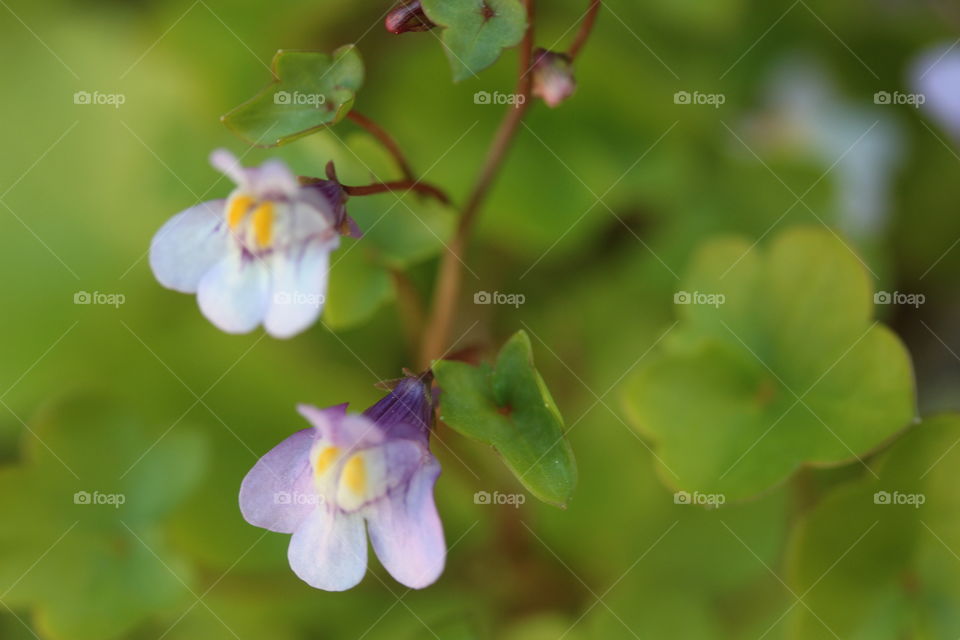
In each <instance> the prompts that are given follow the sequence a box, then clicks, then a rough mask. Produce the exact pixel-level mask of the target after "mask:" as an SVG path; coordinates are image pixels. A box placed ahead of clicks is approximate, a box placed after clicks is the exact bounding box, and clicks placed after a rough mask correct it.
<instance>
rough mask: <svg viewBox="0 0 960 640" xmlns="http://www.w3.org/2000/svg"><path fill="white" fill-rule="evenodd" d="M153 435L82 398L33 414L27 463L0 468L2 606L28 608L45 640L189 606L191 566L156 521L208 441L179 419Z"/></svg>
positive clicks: (74, 637) (79, 639)
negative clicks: (172, 426) (175, 425)
mask: <svg viewBox="0 0 960 640" xmlns="http://www.w3.org/2000/svg"><path fill="white" fill-rule="evenodd" d="M158 435H159V434H158V433H151V432H147V431H146V430H144V429H143V428H141V425H140V424H139V423H138V420H137V419H136V418H135V417H132V416H131V415H130V414H128V413H125V412H124V411H122V410H119V409H117V408H116V406H115V404H114V403H113V402H111V401H108V400H107V399H104V398H100V397H76V398H73V399H70V400H69V401H66V402H63V403H61V404H59V405H57V406H56V407H54V408H52V409H51V410H49V411H47V412H45V413H44V414H43V415H41V416H40V418H39V419H38V420H36V421H34V422H33V424H32V426H31V433H28V434H24V438H25V447H24V453H23V460H22V462H21V463H20V464H18V465H16V466H8V467H5V468H3V469H2V470H0V510H2V512H3V513H5V514H8V517H5V518H3V519H0V585H3V589H4V590H5V593H4V601H5V602H6V603H7V604H8V605H9V606H10V607H29V608H31V609H32V610H33V613H34V624H35V626H36V627H37V628H38V629H39V630H41V632H42V635H43V637H44V638H51V639H57V640H59V639H63V640H107V639H109V638H115V637H118V636H121V635H124V634H125V633H127V632H128V631H130V630H131V629H133V628H135V627H136V626H137V625H138V624H140V623H142V622H143V621H145V620H146V619H147V618H149V617H151V616H154V615H157V614H160V613H162V612H167V611H168V610H169V609H170V608H171V607H173V606H175V605H180V604H183V603H187V604H188V603H189V595H190V591H189V589H188V588H187V587H186V586H184V585H185V584H189V582H190V567H189V565H188V564H187V563H186V562H185V561H184V560H183V559H182V558H180V557H179V556H176V555H173V554H171V553H170V551H169V549H168V547H167V544H166V541H165V540H164V536H163V535H162V531H161V529H160V527H159V523H160V522H161V520H162V519H163V518H164V517H166V516H167V514H168V513H169V512H170V511H171V510H172V509H173V508H174V507H175V506H176V505H177V504H178V503H179V502H180V501H181V500H182V499H183V498H184V497H185V495H186V494H187V493H188V492H189V491H190V490H191V488H192V487H193V486H194V484H195V483H196V482H197V480H198V479H199V476H200V472H201V470H202V468H203V459H204V458H203V447H202V444H203V443H202V441H200V439H199V438H198V437H197V436H196V434H194V433H192V432H190V431H187V430H185V429H184V428H183V427H182V426H181V427H178V428H177V429H176V430H173V431H171V432H170V433H169V434H165V435H164V436H163V437H161V438H159V439H158ZM14 514H15V515H16V517H11V516H13V515H14ZM185 599H186V600H185Z"/></svg>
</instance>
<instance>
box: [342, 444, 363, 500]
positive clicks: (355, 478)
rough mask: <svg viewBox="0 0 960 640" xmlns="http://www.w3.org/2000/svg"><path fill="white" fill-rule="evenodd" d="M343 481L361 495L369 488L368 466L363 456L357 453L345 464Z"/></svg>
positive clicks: (351, 489)
mask: <svg viewBox="0 0 960 640" xmlns="http://www.w3.org/2000/svg"><path fill="white" fill-rule="evenodd" d="M343 481H344V482H345V483H346V485H347V488H348V489H350V491H353V492H354V493H355V494H357V495H360V494H362V493H363V492H364V490H365V489H366V488H367V468H366V466H365V465H364V463H363V456H361V455H359V454H358V455H355V456H353V457H352V458H350V459H349V460H347V464H345V465H344V466H343Z"/></svg>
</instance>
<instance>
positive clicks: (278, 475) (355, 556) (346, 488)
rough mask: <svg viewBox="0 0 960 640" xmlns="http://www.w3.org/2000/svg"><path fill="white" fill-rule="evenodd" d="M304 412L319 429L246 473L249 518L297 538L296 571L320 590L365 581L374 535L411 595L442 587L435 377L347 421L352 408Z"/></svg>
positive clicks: (293, 439) (243, 494) (293, 549)
mask: <svg viewBox="0 0 960 640" xmlns="http://www.w3.org/2000/svg"><path fill="white" fill-rule="evenodd" d="M299 409H300V413H301V414H302V415H303V416H304V417H306V418H307V419H308V420H309V421H310V422H311V423H312V425H313V426H312V428H308V429H304V430H302V431H298V432H297V433H295V434H293V435H292V436H290V437H288V438H287V439H286V440H284V441H283V442H281V443H280V444H278V445H277V446H276V447H274V448H273V449H272V450H270V451H269V452H268V453H267V454H266V455H264V456H263V457H262V458H261V459H260V460H259V461H258V462H257V464H256V465H255V466H254V467H253V469H251V471H250V472H249V473H248V474H247V476H246V477H245V478H244V480H243V483H242V485H241V488H240V509H241V512H242V513H243V516H244V518H245V519H246V520H247V521H248V522H250V523H251V524H253V525H255V526H259V527H263V528H265V529H269V530H271V531H277V532H281V533H290V534H292V538H291V540H290V547H289V552H288V559H289V561H290V566H291V568H292V569H293V571H294V572H295V573H296V574H297V575H298V576H299V577H300V578H301V579H303V580H304V581H305V582H307V583H308V584H310V585H311V586H314V587H316V588H320V589H326V590H329V591H341V590H344V589H349V588H350V587H353V586H354V585H356V584H357V583H358V582H360V580H361V579H362V578H363V575H364V573H365V571H366V564H367V542H366V541H367V535H366V534H367V533H368V534H369V537H370V543H371V545H372V546H373V549H374V551H375V552H376V554H377V557H378V558H379V559H380V562H381V563H382V564H383V565H384V567H385V568H386V569H387V571H389V572H390V574H391V575H392V576H393V577H394V578H395V579H396V580H397V581H399V582H401V583H403V584H405V585H406V586H408V587H411V588H423V587H425V586H427V585H429V584H432V583H433V582H434V581H436V579H437V578H438V577H439V576H440V573H441V572H442V571H443V566H444V562H445V558H446V545H445V543H444V537H443V528H442V526H441V523H440V518H439V516H438V514H437V509H436V505H435V503H434V500H433V486H434V484H435V483H436V480H437V476H438V475H439V474H440V465H439V463H438V462H437V460H436V458H434V457H433V454H431V453H430V449H429V447H428V441H429V432H430V427H431V424H432V416H433V395H432V392H431V390H430V379H429V377H421V378H408V379H405V380H403V381H401V382H400V383H399V384H398V385H397V386H396V388H394V390H393V391H391V392H390V393H389V394H388V395H387V396H386V397H384V398H383V399H381V400H380V401H379V402H377V403H376V404H375V405H373V406H372V407H370V408H369V409H367V410H366V411H365V412H364V413H363V414H359V415H348V414H347V412H346V405H338V406H335V407H330V408H328V409H317V408H316V407H312V406H309V405H301V406H300V407H299ZM364 525H366V532H365V531H364Z"/></svg>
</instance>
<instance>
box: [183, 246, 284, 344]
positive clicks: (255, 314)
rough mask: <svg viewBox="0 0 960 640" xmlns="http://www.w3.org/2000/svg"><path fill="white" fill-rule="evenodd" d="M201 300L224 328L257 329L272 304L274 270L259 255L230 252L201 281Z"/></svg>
mask: <svg viewBox="0 0 960 640" xmlns="http://www.w3.org/2000/svg"><path fill="white" fill-rule="evenodd" d="M197 302H199V303H200V310H201V311H202V312H203V315H205V316H206V317H207V319H209V320H210V322H212V323H213V324H214V325H216V326H217V327H218V328H220V329H221V330H223V331H226V332H227V333H247V332H249V331H253V329H254V328H256V326H257V325H258V324H260V322H262V321H263V317H264V315H265V314H266V312H267V307H268V306H269V303H270V272H269V271H268V269H267V267H266V265H264V264H263V262H262V261H261V260H259V259H257V258H244V259H241V258H240V257H239V256H237V255H228V256H227V257H226V258H224V259H222V260H221V261H220V262H218V263H217V264H215V265H214V266H213V267H212V268H211V269H210V270H209V271H208V272H207V274H206V275H205V276H203V278H202V279H201V280H200V285H199V286H198V287H197Z"/></svg>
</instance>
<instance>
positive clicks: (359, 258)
mask: <svg viewBox="0 0 960 640" xmlns="http://www.w3.org/2000/svg"><path fill="white" fill-rule="evenodd" d="M331 264H332V268H331V269H330V287H329V291H328V293H327V301H326V303H325V304H324V306H323V319H324V321H325V322H326V323H327V324H328V325H329V326H330V328H331V329H333V330H334V331H339V330H342V329H346V328H349V327H352V326H354V325H357V324H360V323H362V322H364V321H366V320H368V319H369V318H370V317H371V316H372V315H373V314H374V313H376V311H377V309H379V308H380V306H381V305H382V304H384V303H386V302H388V301H390V300H392V299H393V295H394V291H393V283H392V282H391V281H390V274H389V273H388V272H387V271H386V270H385V269H384V268H383V267H381V266H380V265H378V264H376V263H375V262H374V261H372V260H371V257H370V251H369V248H367V247H365V246H363V240H360V241H359V242H358V241H356V240H352V239H350V240H347V239H345V241H344V242H343V244H342V245H341V247H340V250H338V251H337V252H336V253H334V254H333V257H332V262H331Z"/></svg>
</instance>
